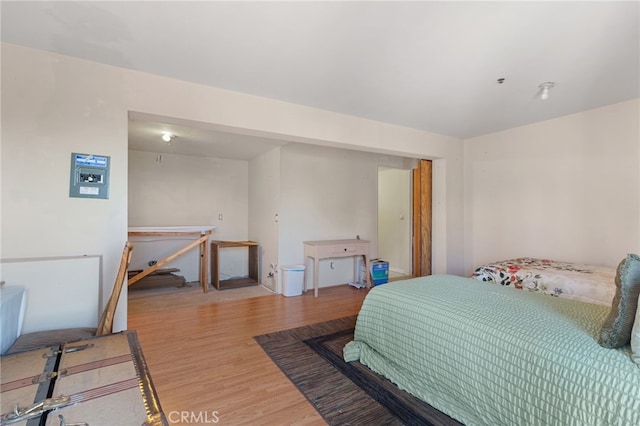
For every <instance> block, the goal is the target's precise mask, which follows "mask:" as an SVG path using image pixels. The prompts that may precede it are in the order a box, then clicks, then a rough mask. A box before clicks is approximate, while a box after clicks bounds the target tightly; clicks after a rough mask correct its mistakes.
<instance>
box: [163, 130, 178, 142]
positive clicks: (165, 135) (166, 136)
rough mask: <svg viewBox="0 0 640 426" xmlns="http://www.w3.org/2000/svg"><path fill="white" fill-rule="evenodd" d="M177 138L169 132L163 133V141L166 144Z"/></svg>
mask: <svg viewBox="0 0 640 426" xmlns="http://www.w3.org/2000/svg"><path fill="white" fill-rule="evenodd" d="M173 138H175V136H174V135H173V134H171V133H169V132H162V140H163V141H165V142H171V139H173Z"/></svg>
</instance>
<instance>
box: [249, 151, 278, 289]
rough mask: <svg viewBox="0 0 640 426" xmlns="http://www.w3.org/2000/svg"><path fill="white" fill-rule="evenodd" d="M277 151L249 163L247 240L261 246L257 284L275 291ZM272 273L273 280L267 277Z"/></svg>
mask: <svg viewBox="0 0 640 426" xmlns="http://www.w3.org/2000/svg"><path fill="white" fill-rule="evenodd" d="M279 212H280V147H277V148H274V149H272V150H271V151H268V152H266V153H264V154H262V155H261V156H259V157H257V158H254V159H252V160H251V161H250V162H249V238H250V239H251V240H253V241H257V242H258V243H259V244H260V259H261V270H260V281H261V282H262V283H263V284H265V285H266V286H267V287H269V288H271V289H272V290H274V291H275V290H276V289H277V278H278V275H277V271H278V269H279V268H277V266H274V267H273V268H271V267H270V265H272V264H273V265H278V242H279V237H278V233H279V227H278V225H279V223H278V219H279V218H278V215H279ZM270 272H272V273H273V274H274V275H273V277H268V274H269V273H270Z"/></svg>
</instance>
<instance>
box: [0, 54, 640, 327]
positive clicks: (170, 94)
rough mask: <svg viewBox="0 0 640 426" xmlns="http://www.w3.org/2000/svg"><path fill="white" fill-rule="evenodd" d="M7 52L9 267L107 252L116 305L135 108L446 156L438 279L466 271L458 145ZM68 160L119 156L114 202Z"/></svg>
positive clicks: (439, 179) (439, 180) (120, 315)
mask: <svg viewBox="0 0 640 426" xmlns="http://www.w3.org/2000/svg"><path fill="white" fill-rule="evenodd" d="M1 54H2V64H1V65H2V94H1V96H2V99H1V100H2V129H1V132H2V135H1V136H2V149H3V152H2V183H1V185H2V188H1V189H2V194H1V197H2V209H3V211H2V226H1V233H2V256H3V257H5V258H6V257H11V258H15V257H45V256H69V255H80V254H95V255H103V258H104V272H103V282H104V283H105V286H104V289H103V295H105V294H106V296H108V294H109V293H110V292H111V287H112V285H113V284H112V283H113V281H114V279H115V275H116V272H117V269H118V262H119V260H120V255H121V253H122V246H123V244H124V241H125V240H126V239H127V174H128V171H127V155H128V154H127V148H128V144H127V120H128V113H129V111H136V112H142V113H148V114H153V115H161V116H167V117H175V118H178V119H185V120H194V121H199V122H202V123H210V124H211V125H214V126H217V127H219V128H220V129H222V130H232V131H239V132H243V133H250V134H254V135H257V136H266V137H271V138H273V137H277V138H279V139H282V140H285V141H296V142H302V143H313V144H322V145H326V146H333V147H340V148H351V149H357V150H365V151H374V152H379V153H384V154H391V155H399V156H406V157H413V158H428V159H438V160H437V162H440V164H442V165H446V167H442V170H443V173H442V174H438V173H436V174H435V181H434V186H435V188H434V191H435V194H439V195H438V197H440V198H438V199H436V200H434V204H436V205H439V206H440V207H441V208H440V209H438V210H436V214H437V215H442V217H434V223H438V224H440V226H443V229H442V230H441V232H437V231H436V232H434V258H435V259H441V261H440V262H439V263H438V262H436V264H437V265H439V267H440V268H442V269H441V270H440V271H439V270H438V269H437V268H436V270H435V272H446V271H448V272H454V273H455V272H456V271H459V270H462V268H463V260H464V259H463V255H462V253H463V245H462V244H463V238H462V227H463V209H462V207H463V206H462V203H463V179H462V178H463V174H462V165H463V162H462V155H463V143H462V141H460V140H458V139H455V138H451V137H446V136H441V135H436V134H433V133H429V132H424V131H419V130H415V129H409V128H406V127H400V126H395V125H391V124H385V123H380V122H376V121H372V120H365V119H361V118H357V117H352V116H347V115H342V114H337V113H333V112H329V111H323V110H318V109H314V108H309V107H304V106H300V105H295V104H291V103H287V102H281V101H276V100H273V99H267V98H261V97H258V96H250V95H246V94H241V93H237V92H232V91H228V90H222V89H217V88H212V87H207V86H202V85H198V84H193V83H188V82H183V81H178V80H174V79H170V78H165V77H159V76H154V75H151V74H146V73H141V72H136V71H131V70H126V69H122V68H116V67H111V66H106V65H101V64H98V63H94V62H90V61H84V60H79V59H75V58H71V57H67V56H63V55H57V54H52V53H49V52H44V51H39V50H35V49H30V48H24V47H20V46H15V45H11V44H7V43H3V44H2V52H1ZM71 152H87V153H95V154H101V155H109V156H111V186H110V197H109V199H108V200H85V199H77V198H69V197H68V180H69V175H68V173H69V161H70V153H71ZM636 158H637V156H636ZM30 170H35V171H37V173H34V174H27V173H26V172H28V171H30ZM281 234H282V232H281ZM294 245H295V244H294ZM296 246H297V245H296ZM134 250H135V249H134ZM285 250H286V251H289V250H295V248H291V249H290V248H288V247H287V248H285ZM298 259H299V258H298ZM443 259H446V260H443ZM291 260H294V259H293V258H284V259H281V263H282V262H284V261H291ZM437 265H436V266H437ZM105 299H106V297H105ZM123 301H125V302H124V303H123ZM123 327H126V291H123V294H122V297H121V299H120V304H119V306H118V312H117V313H116V329H118V328H123Z"/></svg>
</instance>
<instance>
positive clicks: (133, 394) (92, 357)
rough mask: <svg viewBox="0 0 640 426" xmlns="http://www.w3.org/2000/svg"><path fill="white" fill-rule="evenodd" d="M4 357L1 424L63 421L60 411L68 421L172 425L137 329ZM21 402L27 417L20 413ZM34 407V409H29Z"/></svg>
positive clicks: (49, 425)
mask: <svg viewBox="0 0 640 426" xmlns="http://www.w3.org/2000/svg"><path fill="white" fill-rule="evenodd" d="M0 362H2V378H1V379H0V380H1V381H0V410H1V411H2V413H1V414H2V422H0V423H2V424H4V422H7V423H9V422H12V421H13V420H17V422H16V423H15V424H18V425H27V426H31V425H41V424H43V425H47V426H53V425H55V426H58V425H60V424H61V420H62V419H61V418H60V416H63V418H64V421H65V422H66V423H67V424H71V423H76V424H78V423H88V424H89V425H141V424H145V425H153V426H160V425H167V424H168V422H167V420H166V418H165V415H164V413H163V412H162V409H161V407H160V402H159V401H158V396H157V394H156V391H155V388H154V386H153V383H152V381H151V376H150V375H149V371H148V369H147V364H146V361H145V359H144V356H143V354H142V349H141V347H140V343H139V342H138V337H137V334H136V332H135V331H132V330H128V331H123V332H120V333H116V334H109V335H106V336H101V337H95V338H92V339H87V340H81V341H78V342H72V343H66V344H64V345H58V346H52V347H48V348H44V349H38V350H34V351H28V352H21V353H16V354H12V355H7V356H4V357H2V358H0ZM43 401H44V403H45V406H44V408H39V407H38V406H37V404H38V403H39V402H43ZM16 404H18V405H19V409H18V414H23V415H24V419H23V420H19V419H16V418H15V416H16V413H15V412H14V410H15V406H16ZM29 407H34V410H33V412H31V413H28V412H27V413H25V411H27V410H28V408H29ZM51 409H55V411H51ZM12 424H13V423H12Z"/></svg>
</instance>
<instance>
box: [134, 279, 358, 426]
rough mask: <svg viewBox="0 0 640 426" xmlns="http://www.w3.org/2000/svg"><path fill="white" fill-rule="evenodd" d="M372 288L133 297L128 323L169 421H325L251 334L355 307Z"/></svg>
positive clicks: (344, 313) (310, 321)
mask: <svg viewBox="0 0 640 426" xmlns="http://www.w3.org/2000/svg"><path fill="white" fill-rule="evenodd" d="M226 291H233V290H226ZM366 293H367V290H366V289H360V290H359V289H355V288H353V287H350V286H348V285H341V286H335V287H328V288H322V289H320V293H319V297H318V298H314V297H313V292H312V291H308V292H306V293H304V294H303V295H302V296H297V297H284V296H281V295H270V296H264V297H255V298H250V299H244V300H233V301H226V302H218V303H210V304H199V303H198V301H197V300H194V303H193V305H192V306H185V305H184V304H183V303H182V304H180V306H177V307H175V308H171V307H166V308H164V309H162V310H157V309H144V307H143V306H142V305H141V304H142V303H144V301H143V299H140V298H138V299H135V300H129V318H128V323H129V324H128V327H129V328H130V329H135V330H136V331H137V333H138V338H139V340H140V342H141V344H142V349H143V352H144V355H145V358H146V360H147V364H148V366H149V370H150V372H151V377H152V379H153V382H154V384H155V387H156V390H157V392H158V397H159V399H160V403H161V405H162V409H163V410H164V412H165V414H166V415H167V418H168V420H169V423H170V424H213V423H216V424H219V425H323V424H325V422H324V420H323V419H322V417H320V415H319V414H318V413H317V412H316V411H315V409H314V408H313V407H312V406H311V404H310V403H309V402H308V401H307V400H306V399H305V397H304V396H303V395H302V394H301V393H300V392H299V391H298V390H297V389H296V387H295V386H294V385H293V384H291V382H289V380H288V379H287V378H286V376H285V375H284V374H283V373H282V372H281V371H280V369H278V367H277V366H276V365H275V364H273V363H272V362H271V360H270V359H269V357H268V356H267V355H266V354H265V353H264V352H263V351H262V349H261V348H260V346H258V344H257V343H256V342H255V341H254V340H253V336H256V335H260V334H265V333H270V332H274V331H279V330H285V329H289V328H294V327H300V326H303V325H308V324H313V323H317V322H322V321H329V320H332V319H336V318H342V317H345V316H348V315H355V314H357V313H358V311H359V310H360V306H361V305H362V301H363V299H364V296H365V295H366ZM195 296H197V295H195ZM166 297H171V296H170V295H167V296H166ZM169 305H170V304H169V303H167V304H165V306H169ZM214 412H215V413H214ZM182 416H185V417H182ZM181 418H182V420H184V421H182V420H181ZM214 420H218V421H217V422H214Z"/></svg>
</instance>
